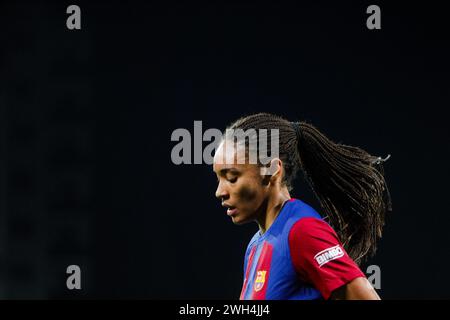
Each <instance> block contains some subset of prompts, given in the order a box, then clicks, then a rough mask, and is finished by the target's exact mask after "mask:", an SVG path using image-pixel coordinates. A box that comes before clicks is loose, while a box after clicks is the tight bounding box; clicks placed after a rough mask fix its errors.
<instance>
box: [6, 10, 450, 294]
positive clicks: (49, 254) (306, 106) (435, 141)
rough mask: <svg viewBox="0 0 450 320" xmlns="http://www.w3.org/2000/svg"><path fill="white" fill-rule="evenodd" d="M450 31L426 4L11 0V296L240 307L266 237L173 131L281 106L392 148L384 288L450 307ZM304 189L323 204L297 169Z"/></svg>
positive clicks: (381, 260) (359, 140)
mask: <svg viewBox="0 0 450 320" xmlns="http://www.w3.org/2000/svg"><path fill="white" fill-rule="evenodd" d="M70 4H78V5H79V6H80V7H81V23H82V29H81V30H74V31H71V30H68V29H67V28H66V19H67V17H68V15H67V14H66V8H67V6H69V5H70ZM370 4H378V5H379V6H380V7H381V17H382V18H381V23H382V29H381V30H368V29H367V28H366V19H367V17H368V14H367V13H366V8H367V7H368V6H369V5H370ZM447 21H448V17H447V16H446V14H445V11H444V8H443V7H442V6H441V5H438V4H431V3H429V2H427V3H426V4H425V3H422V4H419V3H417V4H412V3H410V2H396V4H395V5H393V4H388V3H386V4H385V3H381V2H376V3H372V2H363V1H361V2H359V3H357V2H353V3H351V4H350V3H340V2H339V3H336V2H335V3H327V2H321V1H310V2H302V4H299V3H295V2H284V3H281V2H275V1H272V2H260V1H259V2H257V4H256V3H250V2H244V1H239V2H228V3H227V4H217V3H215V4H213V3H201V4H200V3H197V4H193V3H190V2H187V3H175V2H170V3H169V2H165V3H164V5H162V4H161V3H159V4H157V3H150V2H143V1H142V2H137V1H135V2H125V1H111V2H106V1H104V2H98V1H97V2H95V1H89V2H77V3H72V2H70V3H69V2H65V1H60V2H43V1H36V2H31V1H30V2H24V1H17V2H16V1H14V2H12V1H9V2H2V4H1V6H0V35H1V43H0V48H1V50H0V53H1V58H0V63H1V65H0V81H1V82H0V106H1V109H0V112H1V114H0V129H1V134H0V136H1V157H0V158H1V159H0V183H1V185H0V197H1V198H0V204H1V207H0V237H1V238H0V297H1V298H80V297H82V298H180V299H184V298H187V299H201V298H226V299H228V298H229V299H234V298H237V297H238V296H239V292H240V286H241V281H242V263H243V254H244V250H245V246H246V245H247V242H248V241H249V239H250V237H251V236H252V235H253V233H254V232H255V231H256V230H257V227H256V225H255V224H251V225H245V226H242V227H237V226H234V225H233V224H232V223H231V221H230V220H229V218H228V217H227V216H226V214H225V212H224V210H223V209H222V208H221V207H220V203H219V201H217V200H216V199H215V198H214V191H215V187H216V185H215V184H216V180H215V175H214V174H213V172H212V168H211V167H210V166H208V165H205V164H203V165H180V166H176V165H174V164H173V163H172V162H171V157H170V154H171V150H172V147H173V146H174V145H175V144H176V143H174V142H171V140H170V137H171V133H172V132H173V130H175V129H177V128H186V129H188V130H189V131H190V132H192V133H193V125H194V120H201V121H203V127H204V130H206V129H207V128H219V129H223V128H224V127H225V126H226V125H227V124H229V123H230V122H231V121H233V120H234V119H236V118H238V117H240V116H242V115H246V114H250V113H254V112H261V111H266V112H272V113H277V114H280V115H283V116H285V117H286V118H288V119H290V120H308V121H310V122H312V123H313V124H315V125H316V126H317V127H318V128H320V129H321V130H322V131H323V132H324V133H326V134H327V135H328V136H329V137H331V138H332V139H333V140H335V141H339V142H343V143H346V144H351V145H356V146H360V147H362V148H364V149H366V150H367V151H369V152H370V153H372V154H374V155H381V156H385V155H387V154H392V158H391V159H390V160H389V161H388V162H387V163H386V165H385V171H386V176H387V181H388V183H389V186H390V191H391V196H392V200H393V209H394V210H393V212H392V214H391V215H390V216H388V219H387V225H386V228H385V233H384V236H383V238H382V240H381V241H380V243H379V251H378V253H377V255H376V256H375V257H374V258H373V259H371V260H370V261H369V262H368V265H370V264H377V265H378V266H380V268H381V287H382V289H381V290H380V291H379V293H380V295H381V296H382V298H385V299H406V298H415V299H422V298H449V297H450V295H449V293H448V287H449V286H450V279H449V276H448V264H449V261H450V259H449V257H448V253H449V244H448V241H449V231H448V224H449V222H450V217H449V212H448V208H447V202H448V196H447V192H448V181H449V178H450V177H449V167H448V158H449V126H448V124H447V120H448V116H447V109H448V107H449V83H448V78H449V73H448V69H447V68H446V62H447V59H448V57H449V55H448V47H449V45H448V42H449V41H448V39H449V35H448V32H447V30H446V28H447V25H448V22H447ZM205 145H206V144H205ZM293 195H294V196H296V197H298V198H300V199H302V200H304V201H306V202H308V203H310V204H312V205H313V206H314V207H315V208H316V209H319V207H318V206H317V202H316V200H315V199H314V198H313V197H312V195H311V191H310V190H309V189H308V187H307V186H306V184H305V183H304V181H302V180H301V179H300V178H299V179H298V181H297V182H296V184H295V191H294V193H293ZM70 264H76V265H79V266H80V267H81V270H82V290H80V291H69V290H68V289H67V288H66V277H67V274H66V267H67V266H68V265H70ZM363 270H365V266H364V267H363Z"/></svg>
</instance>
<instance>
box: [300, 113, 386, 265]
mask: <svg viewBox="0 0 450 320" xmlns="http://www.w3.org/2000/svg"><path fill="white" fill-rule="evenodd" d="M292 128H293V129H294V131H295V133H296V137H297V151H298V160H299V165H300V168H301V169H302V171H303V174H304V176H305V178H306V181H307V182H308V183H309V185H310V187H311V188H312V190H313V192H314V194H315V195H316V197H317V198H318V200H319V202H320V205H321V206H322V208H323V210H324V213H325V214H326V215H327V216H326V219H327V220H328V221H329V223H330V224H331V225H332V226H333V228H334V229H335V230H336V232H337V234H338V236H339V238H340V240H341V241H342V243H343V245H344V248H345V249H346V250H347V252H348V254H349V255H350V257H351V258H352V259H353V260H354V261H355V262H356V263H358V264H359V263H362V262H364V261H365V259H366V258H367V257H370V256H372V255H373V254H374V253H375V252H376V243H377V239H378V238H380V237H381V235H382V229H383V226H384V223H385V213H386V211H387V210H388V211H391V210H392V204H391V198H390V194H389V190H388V188H387V185H386V181H385V179H384V170H383V165H382V162H384V161H386V160H387V159H389V157H390V155H389V156H388V157H387V158H386V159H382V158H380V157H374V156H372V155H370V154H369V153H367V152H366V151H364V150H362V149H360V148H358V147H353V146H347V145H344V144H340V143H334V142H332V141H331V140H330V139H328V138H327V137H326V136H325V135H324V134H322V133H321V132H320V131H319V130H318V129H316V128H315V127H314V126H313V125H311V124H308V123H306V122H300V123H298V122H297V123H292Z"/></svg>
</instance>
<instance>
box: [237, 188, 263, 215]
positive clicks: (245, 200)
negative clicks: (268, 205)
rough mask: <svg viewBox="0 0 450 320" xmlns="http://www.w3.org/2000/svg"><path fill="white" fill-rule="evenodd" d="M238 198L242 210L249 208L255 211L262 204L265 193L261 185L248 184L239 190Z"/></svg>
mask: <svg viewBox="0 0 450 320" xmlns="http://www.w3.org/2000/svg"><path fill="white" fill-rule="evenodd" d="M236 197H237V198H238V199H239V200H238V201H239V205H240V206H241V208H247V209H249V210H251V211H253V210H255V209H256V208H257V207H259V206H260V204H261V203H262V201H263V199H264V192H263V189H262V187H261V186H259V185H256V184H247V185H244V186H242V187H241V188H239V190H238V191H237V194H236ZM239 205H238V206H239Z"/></svg>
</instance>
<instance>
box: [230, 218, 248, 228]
mask: <svg viewBox="0 0 450 320" xmlns="http://www.w3.org/2000/svg"><path fill="white" fill-rule="evenodd" d="M231 221H233V223H234V224H235V225H238V226H239V225H242V224H246V223H249V222H251V220H249V219H245V218H243V217H239V216H235V217H231Z"/></svg>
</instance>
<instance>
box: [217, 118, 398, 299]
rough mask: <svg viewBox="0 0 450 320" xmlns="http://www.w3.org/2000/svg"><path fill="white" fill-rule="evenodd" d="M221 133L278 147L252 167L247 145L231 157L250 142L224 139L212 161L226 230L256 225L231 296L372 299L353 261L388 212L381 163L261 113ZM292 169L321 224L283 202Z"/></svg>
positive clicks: (303, 207)
mask: <svg viewBox="0 0 450 320" xmlns="http://www.w3.org/2000/svg"><path fill="white" fill-rule="evenodd" d="M228 129H229V130H227V132H236V131H237V130H240V131H244V132H249V130H250V129H253V131H254V132H256V133H255V135H254V137H255V138H256V140H257V141H258V143H259V142H261V141H262V140H263V139H262V136H261V132H263V131H262V130H260V129H267V131H266V132H268V135H267V136H268V139H267V140H270V141H272V140H271V139H272V138H276V140H277V142H278V144H279V145H278V157H273V158H271V159H269V161H270V162H269V161H266V162H264V163H265V164H262V162H261V161H260V159H258V162H257V163H251V162H250V161H249V159H250V157H249V152H250V149H249V150H245V152H243V153H242V152H239V151H242V148H244V147H245V148H247V147H249V145H250V143H249V141H250V140H251V138H249V139H247V140H246V139H244V143H240V144H239V142H238V144H235V142H233V141H231V140H232V139H234V138H230V135H227V134H226V135H225V136H224V139H223V140H222V141H221V143H220V145H219V146H218V148H217V150H216V154H215V156H214V166H213V167H214V172H215V173H216V175H217V177H218V187H217V190H216V197H217V198H219V199H220V200H221V201H222V206H224V207H226V208H227V214H228V216H230V217H231V219H232V221H233V222H234V223H235V224H243V223H246V222H250V221H255V222H256V223H257V224H258V226H259V231H258V232H257V233H256V234H255V235H254V236H253V238H252V239H251V241H250V242H249V244H248V247H247V250H246V253H245V260H244V281H243V286H242V291H241V295H240V299H283V300H287V299H379V296H378V295H377V293H376V291H375V290H374V289H373V288H372V286H371V285H370V283H369V282H368V280H367V279H366V277H365V275H364V274H363V272H361V270H360V269H359V267H358V264H359V263H361V262H363V261H364V260H365V259H366V258H367V257H370V256H372V255H373V254H374V253H375V250H376V241H377V239H378V238H379V237H381V234H382V227H383V225H384V216H385V212H386V210H391V204H390V196H389V191H388V189H387V186H386V182H385V179H384V177H383V168H382V162H383V161H385V160H387V159H382V158H380V157H374V156H371V155H370V154H368V153H367V152H365V151H364V150H362V149H360V148H357V147H352V146H348V145H343V144H339V143H334V142H332V141H331V140H329V139H328V138H327V137H326V136H325V135H324V134H322V133H321V132H320V131H319V130H318V129H317V128H315V127H314V126H313V125H311V124H309V123H306V122H289V121H287V120H285V119H283V118H281V117H279V116H276V115H272V114H267V113H259V114H254V115H250V116H247V117H244V118H241V119H239V120H237V121H236V122H234V123H233V124H232V125H231V126H230V127H228ZM230 129H231V130H230ZM271 129H276V130H278V131H273V132H275V133H273V132H272V131H271ZM271 135H272V137H271ZM249 137H250V136H249ZM241 142H242V141H241ZM230 145H231V146H232V147H230ZM253 145H254V144H253ZM256 145H257V148H260V147H261V145H260V144H256ZM253 151H254V150H253ZM269 151H274V150H270V147H269ZM224 159H227V160H226V161H223V160H224ZM264 168H266V169H268V168H270V171H269V170H267V171H266V172H268V174H267V173H263V171H261V169H264ZM299 169H300V170H301V171H302V172H303V174H304V176H305V178H306V181H308V183H309V185H310V186H311V188H312V190H313V191H314V193H315V195H316V196H317V198H318V200H319V202H320V204H321V207H322V209H323V211H322V213H323V215H324V217H325V218H322V217H321V215H320V214H319V213H318V212H316V211H315V210H314V209H313V208H312V207H310V206H309V205H308V204H306V203H304V202H303V201H301V200H298V199H293V198H292V197H291V195H290V191H291V189H292V181H293V179H294V178H295V176H296V173H297V172H298V170H299ZM325 220H326V221H327V222H326V221H325ZM331 226H332V227H333V228H335V229H334V230H333V228H332V227H331ZM335 230H336V232H335Z"/></svg>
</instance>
